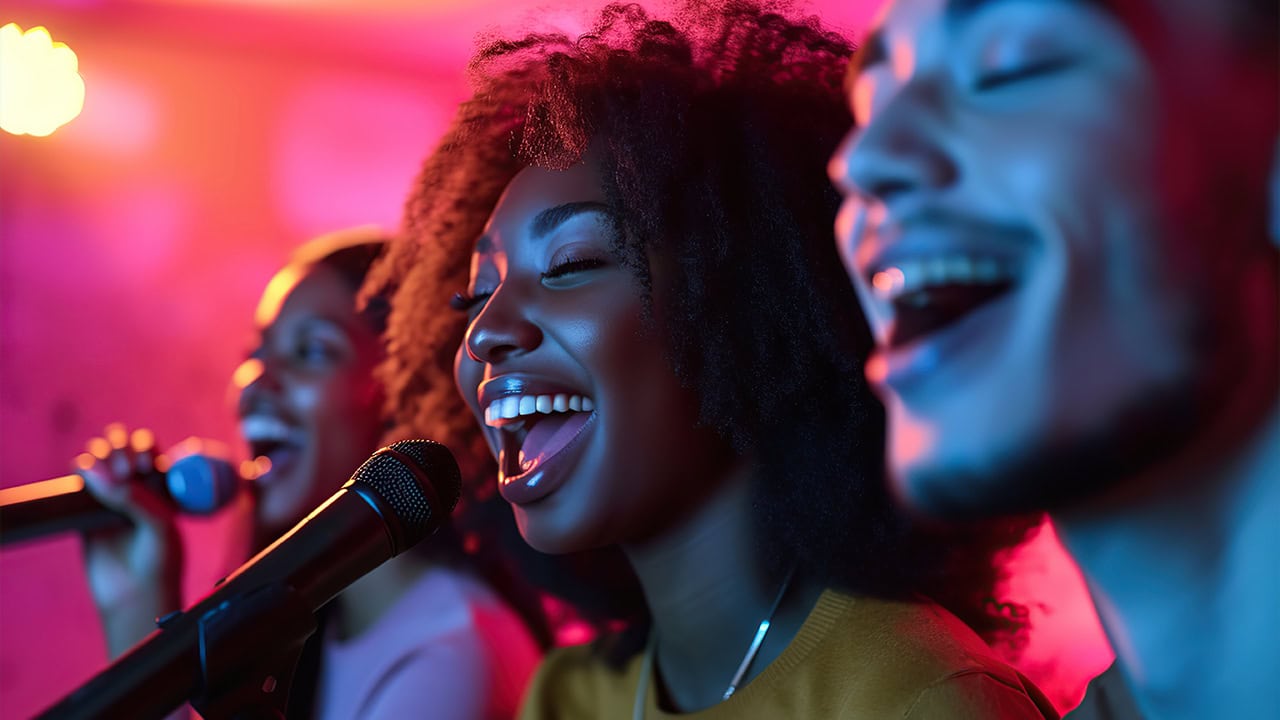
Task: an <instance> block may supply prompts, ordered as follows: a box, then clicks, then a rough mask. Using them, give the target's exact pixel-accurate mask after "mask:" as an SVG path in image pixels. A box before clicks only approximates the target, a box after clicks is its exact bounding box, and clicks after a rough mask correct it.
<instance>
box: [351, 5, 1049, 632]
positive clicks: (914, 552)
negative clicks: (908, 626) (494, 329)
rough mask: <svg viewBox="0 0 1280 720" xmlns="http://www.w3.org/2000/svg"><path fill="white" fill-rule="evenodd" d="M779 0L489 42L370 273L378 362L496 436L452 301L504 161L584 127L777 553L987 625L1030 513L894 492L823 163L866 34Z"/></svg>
mask: <svg viewBox="0 0 1280 720" xmlns="http://www.w3.org/2000/svg"><path fill="white" fill-rule="evenodd" d="M786 12H787V9H786V7H785V6H784V5H783V4H773V5H767V6H766V5H761V4H758V3H755V2H739V1H733V0H730V1H728V2H692V3H687V4H686V5H684V6H683V8H682V10H681V11H679V12H677V13H675V14H674V19H673V20H672V21H662V20H655V19H652V18H651V17H650V16H649V15H648V14H647V13H646V11H645V10H644V9H642V8H641V7H639V6H638V5H618V4H615V5H609V6H608V7H606V8H605V9H604V10H603V12H602V14H601V15H600V17H599V19H598V22H597V23H596V25H595V27H594V29H593V30H592V31H591V32H590V33H589V34H587V35H584V36H582V37H579V38H570V37H568V36H566V35H563V34H557V33H541V34H530V35H527V36H525V37H523V38H520V39H515V40H503V39H500V40H493V41H490V42H489V43H488V44H487V45H486V46H485V47H484V48H483V49H482V50H481V51H480V52H479V53H478V55H477V56H476V57H475V59H474V60H473V62H472V65H471V74H472V81H473V84H474V89H475V92H474V95H473V97H472V98H471V99H470V100H468V101H467V102H465V103H464V104H463V105H462V106H461V108H460V110H459V112H458V115H457V117H456V119H455V120H454V123H453V125H452V127H451V128H450V129H449V131H448V133H447V134H446V136H445V138H444V140H443V141H442V143H441V145H440V146H439V148H438V149H437V151H436V152H435V153H434V154H433V155H432V156H431V157H430V158H428V159H427V161H426V163H425V165H424V167H423V169H422V172H421V174H420V176H419V178H418V181H417V185H416V187H415V189H414V191H413V193H412V196H411V197H410V199H409V201H408V205H407V208H406V223H405V224H406V230H407V236H408V237H409V238H410V240H411V242H408V243H405V244H402V245H400V246H399V247H396V248H394V249H393V251H392V252H391V255H390V257H389V258H388V260H387V261H386V262H385V264H383V265H382V266H381V267H379V268H375V275H376V277H375V283H386V284H394V285H396V286H397V287H398V290H397V292H396V295H395V297H394V298H393V301H392V305H393V307H392V313H391V317H390V329H389V351H390V359H389V360H388V362H387V364H386V366H385V368H384V377H383V379H384V381H385V383H386V386H387V388H388V392H389V393H390V398H391V405H392V409H393V411H394V413H395V418H396V420H397V421H398V422H399V423H401V424H402V425H404V426H405V427H406V428H412V429H413V430H414V431H415V432H418V433H425V434H428V435H429V436H432V437H436V438H438V439H441V440H443V441H444V442H446V443H449V444H453V445H456V446H459V447H470V448H473V449H474V448H482V447H483V441H482V439H481V437H480V435H479V433H478V432H477V429H476V427H475V423H474V420H473V419H472V417H471V415H470V413H469V412H468V410H467V408H466V406H465V405H464V404H463V401H462V399H461V398H460V397H459V396H458V395H457V392H456V390H455V389H454V387H453V384H452V365H453V358H454V353H455V351H456V350H457V349H458V346H459V343H460V342H461V339H462V337H463V334H464V330H465V328H464V325H465V322H466V318H465V317H464V316H463V314H461V313H451V312H449V311H448V310H446V309H445V306H446V305H447V303H448V300H449V297H450V295H451V294H453V293H454V292H455V291H461V290H463V289H465V288H466V286H467V282H468V272H469V261H470V253H471V249H472V245H473V243H474V242H475V240H476V238H478V237H479V236H480V234H481V232H482V228H483V225H484V223H485V221H486V220H487V217H488V215H489V212H490V211H491V210H492V208H493V207H494V205H495V204H496V201H497V199H498V196H499V195H500V194H501V192H502V190H503V188H504V187H505V186H506V185H507V184H508V182H509V181H510V180H511V179H512V177H513V176H514V175H515V174H516V173H517V172H519V171H520V170H521V169H523V168H524V167H527V166H537V167H542V168H547V169H563V168H566V167H569V166H570V165H572V164H574V163H577V162H581V161H582V158H583V155H584V153H585V152H586V151H587V149H588V146H590V148H591V152H592V156H593V158H595V159H598V160H599V165H600V170H601V174H600V183H601V187H602V189H603V190H604V193H605V196H606V198H607V200H608V202H609V204H610V205H611V206H612V208H613V209H614V211H615V213H614V214H615V218H614V220H613V222H614V224H615V227H614V230H615V233H614V238H615V239H614V247H613V250H614V252H615V253H616V255H617V256H618V258H619V260H620V262H622V263H623V265H624V266H625V267H627V268H628V269H629V270H630V271H632V272H633V273H634V275H635V276H636V278H637V279H638V281H639V282H638V287H639V288H640V292H642V293H643V295H644V299H645V303H646V304H645V307H646V308H650V309H652V307H653V306H654V305H655V304H660V306H661V307H662V309H663V311H662V316H663V322H662V323H661V325H662V327H660V328H657V331H658V332H659V333H661V335H660V336H661V337H663V338H664V339H665V341H666V353H667V357H668V359H669V361H670V363H671V365H672V367H673V369H674V371H675V373H676V374H677V376H678V377H679V378H680V380H681V381H682V383H683V384H685V385H686V386H687V387H689V388H691V389H693V390H694V392H695V393H696V395H697V397H698V398H699V402H700V414H701V421H702V422H703V423H704V424H705V425H707V426H709V427H712V428H714V429H715V430H716V431H717V432H718V433H719V434H720V436H721V437H723V439H724V440H725V441H726V442H727V443H729V444H730V445H731V446H732V447H733V448H735V449H736V450H738V451H740V452H743V453H750V455H751V456H752V457H753V458H754V459H755V460H756V461H757V465H758V467H759V470H760V471H759V472H758V473H757V478H756V485H755V490H754V492H755V501H754V508H755V510H756V515H757V522H758V526H759V533H758V535H759V538H760V546H759V550H760V557H761V558H762V561H763V562H764V563H766V568H767V569H768V570H770V571H771V572H774V573H781V572H784V571H785V570H786V569H787V568H789V567H792V566H797V567H798V569H799V570H800V571H801V572H803V573H807V574H809V575H810V576H812V577H817V578H821V579H822V580H823V581H825V582H827V583H829V584H832V585H835V586H838V587H842V588H844V589H847V590H850V591H853V592H858V593H863V594H873V595H879V596H887V597H914V596H917V595H920V594H923V595H927V596H930V597H932V598H934V599H935V600H937V601H938V602H940V603H942V604H944V605H945V606H947V607H949V608H950V609H951V610H952V611H953V612H955V613H956V614H957V615H959V616H960V617H962V618H963V619H964V620H966V621H967V622H968V623H969V624H970V625H972V626H973V627H974V628H975V629H977V630H978V631H979V632H981V633H983V634H984V635H985V636H987V637H988V639H993V638H994V636H995V635H998V634H1001V633H1007V632H1008V631H1010V630H1015V629H1017V627H1018V626H1019V625H1020V623H1021V620H1020V618H1021V617H1022V614H1021V613H1019V612H1018V610H1017V608H1014V609H1012V610H1011V609H1010V606H1006V605H999V604H997V603H994V601H993V600H992V597H993V587H994V586H995V584H996V582H997V580H998V579H999V577H998V576H999V571H998V567H999V566H1000V565H999V563H998V562H996V558H995V556H996V554H997V553H998V552H999V551H1000V550H1002V549H1004V548H1007V547H1010V546H1012V545H1014V544H1016V543H1017V542H1018V541H1020V540H1021V539H1023V537H1024V536H1025V534H1026V532H1027V530H1028V529H1029V528H1030V527H1031V526H1032V524H1033V523H1031V522H1029V521H1019V522H1017V523H1011V524H1009V525H1000V526H993V525H985V526H982V527H966V528H947V529H930V530H925V529H923V528H919V527H915V526H913V524H912V523H911V521H910V520H909V519H908V518H906V517H905V516H903V515H902V514H901V513H899V512H898V511H897V510H896V509H895V508H894V507H893V504H892V502H891V498H890V497H889V496H888V491H887V490H886V487H885V483H884V482H883V479H882V475H883V471H882V464H881V463H882V456H883V446H884V419H883V411H882V409H881V407H880V406H879V404H878V403H877V402H876V401H875V400H874V399H873V398H872V397H871V395H870V393H869V391H868V388H867V386H866V384H865V382H864V380H863V373H862V367H861V362H862V360H863V359H864V358H865V357H866V355H867V352H868V351H869V348H870V344H871V342H870V336H869V332H868V329H867V327H866V324H865V321H864V319H863V317H862V316H861V314H860V312H859V310H858V304H857V300H856V298H855V296H854V294H853V291H852V289H851V287H850V285H849V282H848V278H847V277H846V276H845V274H844V271H843V269H842V267H841V265H840V262H839V259H838V257H837V255H836V251H835V246H834V242H833V240H832V230H831V228H832V224H833V222H834V218H835V214H836V211H837V207H838V204H839V198H838V196H837V194H836V192H835V190H834V189H833V188H832V187H831V186H830V184H829V183H828V181H827V178H826V174H825V167H826V163H827V159H828V158H829V157H830V156H831V154H832V153H833V151H834V150H835V148H836V146H837V144H838V143H839V141H840V139H841V137H842V136H843V135H844V133H845V132H846V131H847V130H848V128H849V127H850V125H851V123H852V119H851V117H850V114H849V112H848V110H847V107H846V102H845V99H844V97H843V92H842V82H843V78H844V72H845V66H846V64H847V61H848V58H849V56H850V55H851V53H852V49H853V48H852V47H851V45H850V43H849V42H848V41H846V40H845V39H844V38H842V37H840V36H839V35H836V34H834V33H831V32H828V31H826V30H824V29H823V28H822V27H821V26H820V25H819V23H818V21H817V20H816V19H806V20H796V19H791V18H789V17H788V16H787V15H785V13H786ZM650 319H651V320H652V314H650ZM486 472H488V473H490V474H489V475H488V477H487V478H486V480H487V484H488V486H490V487H492V485H494V483H493V482H492V474H491V473H492V467H491V466H489V467H486V468H478V469H477V473H478V474H477V477H482V476H484V474H485V473H486ZM619 595H622V593H619ZM637 595H638V593H637ZM636 601H639V598H636Z"/></svg>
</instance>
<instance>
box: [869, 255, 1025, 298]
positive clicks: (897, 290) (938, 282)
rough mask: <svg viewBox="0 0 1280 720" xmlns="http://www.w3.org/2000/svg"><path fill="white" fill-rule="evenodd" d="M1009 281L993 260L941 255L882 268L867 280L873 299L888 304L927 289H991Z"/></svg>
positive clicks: (1002, 267)
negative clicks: (970, 287)
mask: <svg viewBox="0 0 1280 720" xmlns="http://www.w3.org/2000/svg"><path fill="white" fill-rule="evenodd" d="M1012 278H1013V271H1012V269H1011V268H1010V267H1008V266H1006V265H1004V264H1002V263H1001V262H1000V261H999V260H996V259H995V258H991V257H973V256H967V255H945V256H938V257H931V258H926V259H922V260H904V261H902V262H899V263H896V264H894V265H891V266H889V267H886V268H884V269H883V270H880V271H878V272H876V273H875V274H874V275H872V276H871V289H872V292H873V293H874V294H875V296H876V298H877V299H879V300H882V301H885V302H892V301H894V300H897V299H898V298H900V297H902V296H903V295H906V294H908V293H912V292H916V291H919V290H924V289H926V288H930V287H940V286H944V285H991V284H995V283H997V282H1005V281H1008V280H1011V279H1012Z"/></svg>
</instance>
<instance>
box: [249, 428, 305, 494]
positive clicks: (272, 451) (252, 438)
mask: <svg viewBox="0 0 1280 720" xmlns="http://www.w3.org/2000/svg"><path fill="white" fill-rule="evenodd" d="M240 434H241V436H242V437H244V439H245V442H246V443H247V444H248V445H249V454H250V455H252V456H253V458H254V460H255V462H257V463H258V465H259V466H260V467H261V468H262V470H261V472H260V474H259V475H258V476H257V477H255V478H253V480H254V481H255V482H257V483H260V484H264V485H266V484H270V483H271V481H272V480H274V479H275V478H277V477H279V476H281V475H284V474H287V473H288V471H289V470H290V469H291V468H292V467H293V465H294V464H296V463H297V461H298V459H299V458H300V457H301V456H302V449H303V447H305V445H306V437H305V435H304V434H303V433H302V432H301V431H299V430H298V429H296V428H294V427H291V426H290V425H288V424H287V423H285V422H284V421H283V420H280V419H279V418H276V417H273V416H269V415H261V414H255V415H246V416H245V417H244V418H242V419H241V420H240ZM263 459H265V460H266V462H265V463H264V462H262V460H263Z"/></svg>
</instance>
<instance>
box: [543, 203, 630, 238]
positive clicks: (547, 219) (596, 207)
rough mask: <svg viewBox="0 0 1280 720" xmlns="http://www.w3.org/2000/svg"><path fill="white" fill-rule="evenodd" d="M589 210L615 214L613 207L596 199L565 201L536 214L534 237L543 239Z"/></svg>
mask: <svg viewBox="0 0 1280 720" xmlns="http://www.w3.org/2000/svg"><path fill="white" fill-rule="evenodd" d="M588 212H598V213H604V214H606V215H613V214H614V212H613V208H611V207H609V206H608V205H605V204H604V203H602V202H596V201H594V200H584V201H581V202H570V203H564V204H563V205H556V206H555V207H551V208H547V209H546V210H543V211H542V212H540V213H538V214H537V215H536V216H534V218H533V222H532V223H531V225H530V231H531V232H532V234H533V237H534V239H541V238H544V237H546V236H547V235H550V234H551V232H552V231H553V230H555V229H556V228H558V227H560V226H561V225H563V224H565V223H566V222H568V221H569V219H570V218H572V217H574V216H576V215H581V214H582V213H588Z"/></svg>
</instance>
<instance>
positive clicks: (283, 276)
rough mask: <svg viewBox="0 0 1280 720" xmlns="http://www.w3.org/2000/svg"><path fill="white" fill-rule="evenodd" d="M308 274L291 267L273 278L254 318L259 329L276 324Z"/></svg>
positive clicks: (296, 266)
mask: <svg viewBox="0 0 1280 720" xmlns="http://www.w3.org/2000/svg"><path fill="white" fill-rule="evenodd" d="M306 272H307V269H306V268H305V267H302V266H301V265H290V266H288V267H286V268H285V269H283V270H281V271H280V272H278V273H276V276H275V277H273V278H271V282H269V283H267V289H266V290H264V291H263V293H262V300H261V301H259V302H258V310H257V312H255V313H254V316H253V317H254V320H255V321H257V323H258V327H260V328H264V327H266V326H268V325H270V324H271V323H273V322H275V320H276V316H277V315H279V314H280V308H281V307H282V306H283V305H284V301H285V298H287V297H289V293H291V292H293V288H294V287H295V286H296V285H297V284H298V283H299V282H301V281H302V278H303V276H304V275H306ZM241 387H243V385H242V386H241Z"/></svg>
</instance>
